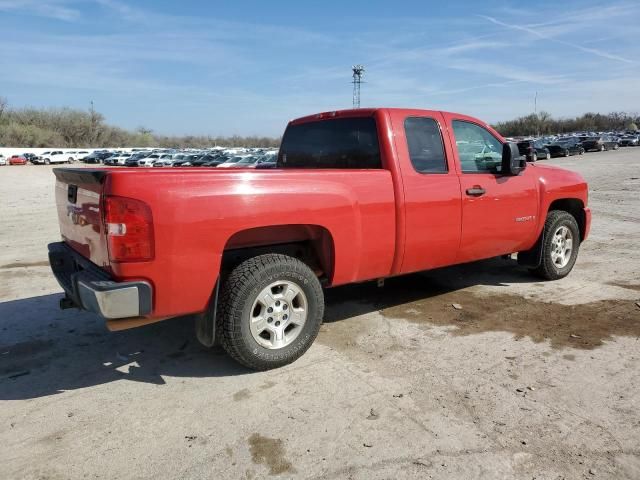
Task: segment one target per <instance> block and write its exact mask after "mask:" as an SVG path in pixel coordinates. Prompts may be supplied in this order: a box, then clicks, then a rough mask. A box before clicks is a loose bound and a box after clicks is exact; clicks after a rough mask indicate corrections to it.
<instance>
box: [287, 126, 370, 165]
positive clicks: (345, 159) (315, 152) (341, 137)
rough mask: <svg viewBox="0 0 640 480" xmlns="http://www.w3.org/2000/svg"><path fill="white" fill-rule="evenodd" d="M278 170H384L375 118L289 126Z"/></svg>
mask: <svg viewBox="0 0 640 480" xmlns="http://www.w3.org/2000/svg"><path fill="white" fill-rule="evenodd" d="M277 166H278V167H279V168H339V169H381V168H382V160H381V156H380V145H379V143H378V131H377V126H376V121H375V119H374V118H373V117H354V118H334V119H322V120H317V121H309V122H304V123H298V124H292V125H289V126H288V127H287V130H286V131H285V133H284V136H283V138H282V144H281V146H280V151H279V152H278V159H277Z"/></svg>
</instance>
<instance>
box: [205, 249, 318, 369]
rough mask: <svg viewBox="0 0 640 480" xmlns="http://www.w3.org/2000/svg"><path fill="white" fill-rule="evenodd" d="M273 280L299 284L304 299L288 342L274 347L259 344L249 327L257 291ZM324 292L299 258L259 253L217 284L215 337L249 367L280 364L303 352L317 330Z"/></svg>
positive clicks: (316, 333)
mask: <svg viewBox="0 0 640 480" xmlns="http://www.w3.org/2000/svg"><path fill="white" fill-rule="evenodd" d="M277 281H289V282H293V283H295V284H296V286H297V287H299V288H300V289H301V290H302V291H303V293H304V295H305V297H306V301H307V308H308V312H307V318H306V321H305V323H304V325H302V326H301V327H300V328H301V331H300V333H299V334H298V336H297V337H296V338H295V339H293V340H292V342H291V343H289V344H288V345H286V346H284V347H282V348H276V349H269V348H266V347H264V346H262V345H260V344H259V343H258V342H257V341H256V339H255V338H254V337H253V335H252V333H251V330H250V325H249V323H250V316H251V313H252V307H253V303H254V301H255V300H256V298H257V297H258V295H259V293H260V292H261V291H262V290H263V289H265V288H266V287H268V286H269V285H271V284H272V283H274V282H277ZM323 316H324V294H323V292H322V286H321V285H320V281H319V280H318V278H317V277H316V275H315V274H314V273H313V271H312V270H311V269H310V268H309V267H308V266H307V265H306V264H305V263H303V262H301V261H300V260H298V259H296V258H293V257H289V256H286V255H280V254H268V255H260V256H257V257H253V258H250V259H249V260H245V261H244V262H242V263H241V264H240V265H238V266H237V267H235V268H234V269H233V271H232V272H231V274H230V275H229V276H228V277H227V278H226V280H224V282H223V284H222V288H221V294H220V301H219V305H218V318H217V321H216V337H219V339H220V343H221V344H222V347H223V348H224V349H225V350H226V351H227V353H228V354H229V355H231V357H233V359H234V360H236V361H237V362H239V363H241V364H242V365H244V366H246V367H249V368H251V369H253V370H269V369H272V368H278V367H282V366H284V365H288V364H289V363H292V362H294V361H295V360H297V359H298V358H299V357H300V356H302V354H304V353H305V352H306V351H307V350H308V349H309V347H310V346H311V344H312V343H313V341H314V340H315V338H316V336H317V335H318V331H319V330H320V325H321V323H322V317H323Z"/></svg>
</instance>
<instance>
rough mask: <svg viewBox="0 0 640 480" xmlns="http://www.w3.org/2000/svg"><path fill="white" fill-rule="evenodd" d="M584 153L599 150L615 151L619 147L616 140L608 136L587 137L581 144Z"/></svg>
mask: <svg viewBox="0 0 640 480" xmlns="http://www.w3.org/2000/svg"><path fill="white" fill-rule="evenodd" d="M582 146H583V147H584V151H585V152H589V151H591V150H599V151H601V152H604V151H605V150H617V149H618V148H619V147H620V144H619V143H618V140H617V139H616V138H614V137H610V136H608V135H602V136H599V137H589V138H587V139H586V140H584V141H583V142H582Z"/></svg>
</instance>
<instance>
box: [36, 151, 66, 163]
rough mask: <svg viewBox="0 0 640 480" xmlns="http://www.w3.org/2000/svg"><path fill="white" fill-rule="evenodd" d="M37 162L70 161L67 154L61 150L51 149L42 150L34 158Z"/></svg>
mask: <svg viewBox="0 0 640 480" xmlns="http://www.w3.org/2000/svg"><path fill="white" fill-rule="evenodd" d="M36 161H37V162H38V163H44V164H45V165H49V164H50V163H71V162H72V160H69V156H68V155H67V154H66V153H64V152H63V151H62V150H51V151H50V152H44V153H43V154H42V155H40V156H39V157H38V159H37V160H36Z"/></svg>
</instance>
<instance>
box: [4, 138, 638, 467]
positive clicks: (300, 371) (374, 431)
mask: <svg viewBox="0 0 640 480" xmlns="http://www.w3.org/2000/svg"><path fill="white" fill-rule="evenodd" d="M548 163H552V164H556V165H561V166H564V167H567V168H571V169H575V170H577V171H579V172H581V173H582V174H583V175H584V176H585V177H586V178H587V180H588V181H589V183H590V185H591V200H590V205H591V207H592V210H593V225H592V233H591V237H590V239H589V241H588V242H586V243H585V244H584V246H583V248H582V250H581V252H580V256H579V258H578V262H577V264H576V267H575V269H574V271H573V273H572V274H571V275H570V276H569V277H568V278H566V279H563V280H561V281H557V282H550V283H542V282H537V281H536V280H535V279H533V278H532V277H530V276H529V275H528V274H527V272H526V271H524V270H522V269H520V268H518V267H517V266H516V265H515V262H513V261H511V260H504V259H494V260H489V261H484V262H478V263H474V264H469V265H464V266H457V267H453V268H447V269H441V270H437V271H432V272H428V273H423V274H419V275H411V276H408V277H404V278H398V279H393V280H391V281H388V282H387V284H386V286H385V287H384V288H382V289H379V288H377V287H376V285H374V284H363V285H354V286H348V287H343V288H338V289H334V290H330V291H328V292H327V301H328V306H327V314H326V318H325V324H324V325H323V327H322V330H321V334H320V336H319V338H318V340H317V342H316V343H315V345H314V346H313V347H312V348H311V349H310V351H309V352H308V353H307V354H306V355H304V356H303V357H302V358H301V359H300V360H299V361H297V362H296V363H294V364H293V365H290V366H288V367H285V368H282V369H279V370H275V371H270V372H265V373H254V372H250V371H247V370H245V369H243V368H242V367H240V366H238V365H236V364H235V363H233V362H232V361H231V360H230V359H229V358H228V357H227V356H226V355H225V354H224V353H221V352H219V351H207V350H205V349H204V348H201V347H200V346H199V345H198V343H197V342H196V340H195V337H194V334H193V324H192V322H191V321H190V320H189V319H182V320H170V321H166V322H162V323H159V324H155V325H150V326H147V327H143V328H139V329H135V330H128V331H123V332H118V333H109V332H108V331H107V330H106V328H105V327H104V324H103V322H102V321H101V320H99V319H98V318H96V317H94V316H92V315H89V314H86V313H81V312H75V311H69V310H67V311H64V312H63V311H60V310H58V308H57V303H58V300H59V299H60V297H61V294H60V288H59V287H58V285H57V284H56V282H55V280H54V279H53V278H52V276H51V274H50V273H49V269H48V266H47V261H46V244H47V243H48V242H50V241H55V240H57V238H58V227H57V222H56V214H55V208H54V203H53V175H52V174H51V172H50V170H51V169H50V168H49V167H44V166H42V167H33V166H27V167H17V166H16V167H0V205H1V208H0V212H1V214H0V285H2V287H3V288H2V289H1V291H0V445H2V448H0V478H2V479H22V478H33V479H36V478H37V479H69V478H156V479H157V478H212V479H223V478H231V479H239V478H245V479H252V478H263V477H266V476H273V477H278V476H280V477H281V478H323V479H324V478H326V479H343V478H349V479H367V480H369V479H387V478H393V479H396V478H421V479H422V478H438V479H449V478H450V479H467V478H518V479H533V478H536V479H558V478H566V479H574V478H615V479H623V478H627V479H638V478H640V414H639V413H638V412H639V410H640V375H639V373H638V372H639V371H640V370H639V367H640V341H639V340H638V337H639V336H640V308H639V307H638V306H637V305H636V302H637V301H639V300H640V248H639V245H640V148H637V149H633V148H627V149H621V150H619V151H613V152H606V153H593V154H587V155H584V156H581V157H571V158H567V159H558V160H552V161H550V162H548ZM454 303H455V304H459V306H460V307H461V308H460V309H456V308H454V307H453V306H452V304H454Z"/></svg>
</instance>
